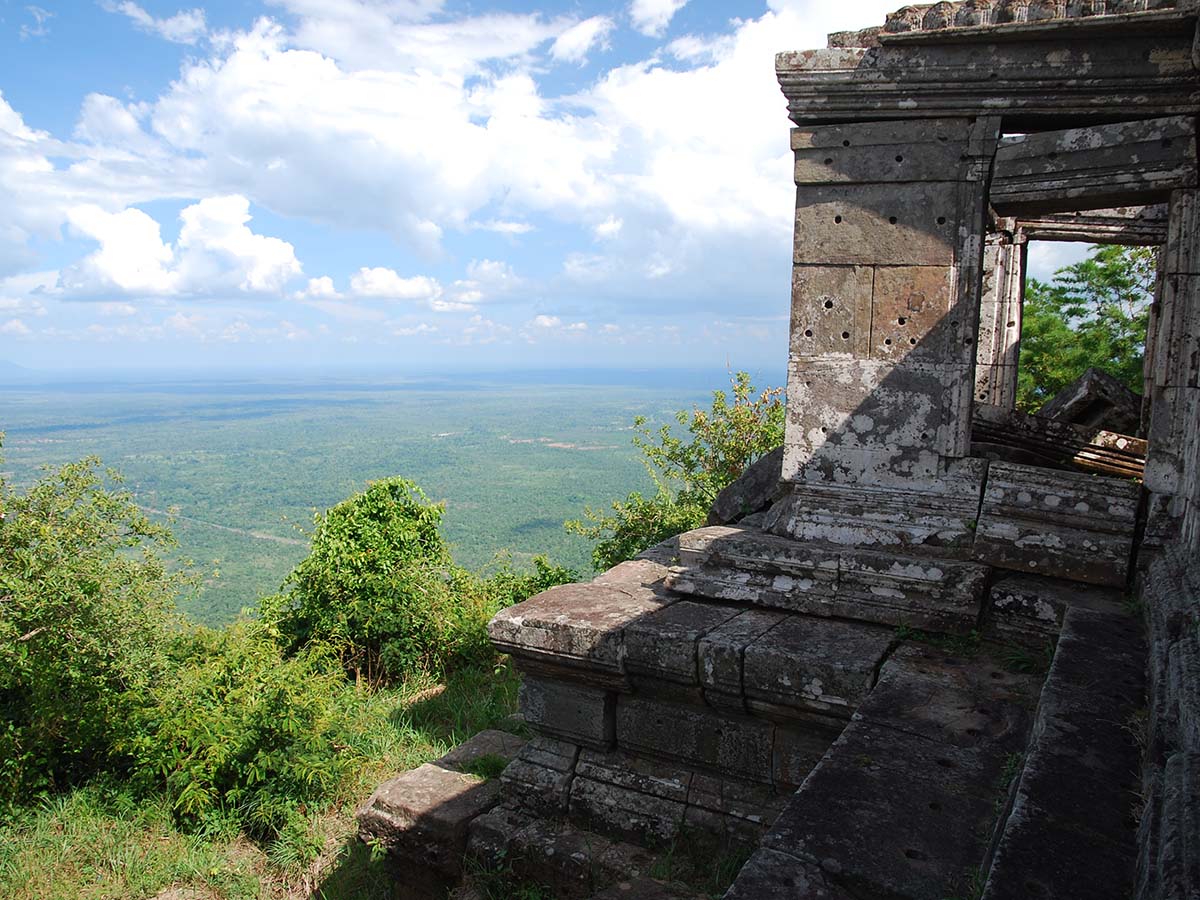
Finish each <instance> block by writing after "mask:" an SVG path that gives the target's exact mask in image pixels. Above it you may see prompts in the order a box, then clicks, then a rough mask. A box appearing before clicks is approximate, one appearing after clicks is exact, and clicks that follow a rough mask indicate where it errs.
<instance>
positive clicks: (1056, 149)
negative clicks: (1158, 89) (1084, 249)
mask: <svg viewBox="0 0 1200 900" xmlns="http://www.w3.org/2000/svg"><path fill="white" fill-rule="evenodd" d="M1195 186H1196V138H1195V119H1194V118H1193V117H1182V116H1176V117H1169V118H1162V119H1149V120H1139V121H1130V122H1116V123H1112V124H1108V125H1091V126H1085V127H1081V128H1070V129H1067V130H1065V131H1049V132H1039V133H1035V134H1025V135H1018V136H1015V137H1008V138H1004V139H1002V140H1001V142H1000V145H999V147H998V148H997V150H996V162H995V167H994V169H993V174H992V182H991V189H990V191H989V194H988V199H989V201H990V202H991V204H992V206H993V208H994V209H995V210H996V212H997V213H998V214H999V215H1002V216H1023V215H1029V214H1041V213H1055V212H1069V211H1071V210H1077V209H1098V208H1101V207H1104V206H1123V205H1132V204H1146V203H1161V202H1163V201H1164V200H1166V199H1167V197H1168V196H1169V194H1170V192H1171V191H1173V190H1177V189H1180V188H1191V187H1195Z"/></svg>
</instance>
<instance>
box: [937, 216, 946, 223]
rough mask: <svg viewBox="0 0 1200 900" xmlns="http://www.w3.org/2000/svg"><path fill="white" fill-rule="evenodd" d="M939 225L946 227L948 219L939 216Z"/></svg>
mask: <svg viewBox="0 0 1200 900" xmlns="http://www.w3.org/2000/svg"><path fill="white" fill-rule="evenodd" d="M937 223H938V224H939V225H945V224H946V217H945V216H938V217H937Z"/></svg>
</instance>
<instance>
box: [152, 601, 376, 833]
mask: <svg viewBox="0 0 1200 900" xmlns="http://www.w3.org/2000/svg"><path fill="white" fill-rule="evenodd" d="M173 656H174V658H175V663H176V668H175V669H174V671H173V673H172V677H171V678H170V679H168V680H166V681H165V682H163V683H161V684H159V685H157V686H156V687H155V689H154V691H153V694H154V699H155V701H156V702H155V703H154V705H153V706H152V707H150V708H149V709H147V710H146V711H145V712H144V713H143V716H142V719H141V721H140V722H139V725H140V728H139V732H140V736H139V737H138V738H137V739H136V740H135V741H134V745H133V746H134V750H135V752H136V756H137V760H138V767H139V773H138V774H139V780H140V781H141V783H142V784H143V785H145V786H146V787H150V788H156V789H157V788H162V789H165V791H166V793H167V795H168V797H169V798H170V800H171V803H172V808H173V810H174V812H175V815H176V817H177V818H178V820H179V821H180V822H182V823H184V824H186V825H190V826H193V827H204V828H210V829H212V828H219V826H220V824H221V823H222V822H226V823H229V824H231V825H232V826H235V827H236V828H241V829H244V830H245V831H246V832H247V833H248V834H250V835H251V836H252V837H255V838H258V839H274V838H276V837H277V836H278V835H279V834H280V833H282V832H284V831H285V830H286V829H288V828H294V827H296V825H297V823H298V821H299V819H298V816H299V814H300V812H301V809H302V806H303V804H304V803H306V802H312V801H316V800H320V799H321V798H323V797H325V796H326V795H328V794H329V793H331V792H332V791H333V790H334V789H335V788H336V787H337V786H338V784H339V783H340V782H341V780H342V778H343V777H344V775H345V774H346V770H347V766H348V765H349V762H350V760H349V758H348V755H347V753H346V752H345V751H346V750H347V748H348V746H349V743H350V738H349V735H348V730H349V729H348V719H347V715H346V713H345V712H344V707H343V703H342V698H343V695H344V694H345V692H347V691H352V690H353V688H351V687H349V686H348V685H347V684H346V681H345V676H344V674H343V672H342V670H341V666H340V665H339V663H338V660H337V658H336V657H335V656H334V655H333V654H331V653H329V652H327V651H324V650H322V648H321V647H320V646H310V647H308V648H306V649H305V650H303V651H302V652H300V653H297V654H295V655H294V656H292V657H290V658H288V659H280V656H279V648H278V647H277V646H276V645H275V643H274V642H273V641H271V640H270V639H268V638H267V637H266V636H265V635H264V634H263V633H262V632H261V630H260V629H259V628H258V626H257V625H249V624H246V623H240V624H236V625H232V626H229V627H227V628H225V629H222V630H220V631H211V630H208V629H203V628H202V629H197V630H196V631H194V632H191V633H189V634H185V635H182V636H180V637H179V638H178V639H177V641H176V644H175V647H174V651H173Z"/></svg>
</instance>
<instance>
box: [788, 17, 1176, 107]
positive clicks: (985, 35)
mask: <svg viewBox="0 0 1200 900" xmlns="http://www.w3.org/2000/svg"><path fill="white" fill-rule="evenodd" d="M1195 24H1196V19H1195V14H1194V12H1192V11H1187V12H1183V11H1180V12H1175V11H1170V12H1165V13H1139V14H1134V15H1130V16H1099V17H1092V18H1086V19H1079V20H1074V21H1072V22H1071V23H1069V24H1064V23H1060V22H1053V23H1050V24H1043V23H1039V24H1037V25H1023V26H1004V27H1001V28H990V27H989V28H982V29H965V28H964V29H954V32H953V33H952V34H948V33H946V32H942V31H937V32H930V33H928V34H926V33H918V34H916V35H912V36H910V35H881V36H880V41H881V43H882V46H880V47H874V48H870V49H861V48H860V49H832V50H805V51H797V52H788V53H780V54H779V55H778V56H777V57H776V63H775V68H776V74H777V76H778V79H779V83H780V86H781V87H782V89H783V93H784V95H785V96H786V97H787V99H788V111H789V114H790V116H791V118H792V121H794V122H795V123H796V124H798V125H811V124H813V123H818V122H822V123H823V122H854V121H873V120H880V119H920V118H944V117H947V116H973V115H1001V116H1003V117H1004V126H1005V129H1006V130H1008V131H1035V130H1038V129H1039V128H1046V127H1051V128H1053V127H1060V128H1061V127H1064V126H1067V125H1072V124H1087V123H1093V122H1104V121H1110V122H1111V121H1119V120H1121V119H1122V118H1125V117H1127V116H1128V111H1129V110H1131V109H1136V110H1137V111H1138V113H1139V114H1140V115H1144V116H1146V117H1157V116H1169V115H1191V114H1194V112H1195V110H1196V108H1197V106H1200V86H1198V85H1197V82H1196V70H1195V66H1194V65H1193V61H1192V41H1193V37H1194V32H1195ZM1064 83H1069V84H1070V90H1069V91H1068V90H1064V89H1063V85H1064Z"/></svg>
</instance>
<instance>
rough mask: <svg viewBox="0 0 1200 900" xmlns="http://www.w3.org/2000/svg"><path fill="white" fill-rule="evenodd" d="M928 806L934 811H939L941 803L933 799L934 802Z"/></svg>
mask: <svg viewBox="0 0 1200 900" xmlns="http://www.w3.org/2000/svg"><path fill="white" fill-rule="evenodd" d="M929 808H930V809H932V810H933V811H934V812H940V811H941V808H942V804H940V803H938V802H936V801H935V802H933V803H930V804H929Z"/></svg>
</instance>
